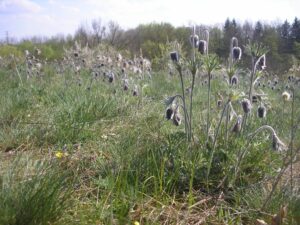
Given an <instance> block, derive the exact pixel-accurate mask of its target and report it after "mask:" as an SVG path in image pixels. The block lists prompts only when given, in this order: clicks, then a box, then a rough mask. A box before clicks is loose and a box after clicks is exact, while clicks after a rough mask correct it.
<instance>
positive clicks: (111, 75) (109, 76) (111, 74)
mask: <svg viewBox="0 0 300 225" xmlns="http://www.w3.org/2000/svg"><path fill="white" fill-rule="evenodd" d="M114 79H115V74H114V73H113V72H111V73H109V75H108V82H109V83H112V82H113V81H114Z"/></svg>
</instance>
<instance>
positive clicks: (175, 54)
mask: <svg viewBox="0 0 300 225" xmlns="http://www.w3.org/2000/svg"><path fill="white" fill-rule="evenodd" d="M170 56H171V60H172V61H173V62H179V54H178V52H176V51H174V52H171V53H170Z"/></svg>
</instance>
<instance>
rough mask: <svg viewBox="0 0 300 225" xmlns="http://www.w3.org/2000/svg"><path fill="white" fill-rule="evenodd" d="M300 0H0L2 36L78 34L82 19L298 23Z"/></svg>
mask: <svg viewBox="0 0 300 225" xmlns="http://www.w3.org/2000/svg"><path fill="white" fill-rule="evenodd" d="M299 9H300V0H226V1H225V0H0V39H4V38H5V36H6V34H7V33H8V35H9V36H10V37H15V38H18V39H21V38H23V37H30V36H35V35H37V36H53V35H56V34H65V35H67V34H74V32H75V30H76V28H78V26H79V25H80V24H84V25H90V24H91V21H92V20H93V19H98V18H101V20H102V22H103V23H107V22H108V21H110V20H113V21H115V22H117V23H118V24H119V25H120V26H121V27H122V28H124V29H127V28H134V27H136V26H137V25H139V24H145V23H151V22H169V23H171V24H172V25H174V26H182V25H185V26H188V25H191V24H205V25H214V24H222V23H224V22H225V20H226V18H230V19H233V18H235V19H236V21H238V22H244V21H245V20H248V21H250V22H252V23H254V22H256V21H258V20H260V21H262V22H269V23H270V22H283V21H284V20H286V19H287V20H288V21H289V22H292V21H293V20H294V18H295V17H298V18H300V10H299Z"/></svg>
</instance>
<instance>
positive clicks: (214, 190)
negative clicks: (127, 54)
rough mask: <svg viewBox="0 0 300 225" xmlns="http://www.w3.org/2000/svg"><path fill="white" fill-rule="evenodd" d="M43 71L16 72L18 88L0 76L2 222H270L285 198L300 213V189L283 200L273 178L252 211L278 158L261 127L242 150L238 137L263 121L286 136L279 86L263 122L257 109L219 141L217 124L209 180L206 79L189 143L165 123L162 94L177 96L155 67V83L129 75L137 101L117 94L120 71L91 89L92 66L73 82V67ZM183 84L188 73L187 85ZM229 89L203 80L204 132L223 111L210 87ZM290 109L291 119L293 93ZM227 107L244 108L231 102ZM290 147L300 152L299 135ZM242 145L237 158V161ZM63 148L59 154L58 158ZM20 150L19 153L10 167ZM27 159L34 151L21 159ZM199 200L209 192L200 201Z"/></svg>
mask: <svg viewBox="0 0 300 225" xmlns="http://www.w3.org/2000/svg"><path fill="white" fill-rule="evenodd" d="M48 67H49V68H47V70H46V71H45V74H44V76H43V77H42V78H32V79H29V80H26V78H25V75H24V74H23V75H24V76H22V79H23V85H21V84H20V83H19V78H18V77H17V76H16V75H15V74H14V71H3V70H1V71H0V76H1V81H0V87H1V91H0V94H1V95H0V104H1V105H2V106H3V107H1V109H0V121H1V122H0V127H1V129H0V143H1V150H0V151H1V153H0V154H1V155H2V156H3V160H2V159H1V161H3V162H6V163H4V164H3V166H2V167H0V168H1V171H0V181H1V189H0V199H2V201H0V224H1V225H2V224H49V223H50V224H132V223H133V221H139V222H141V224H162V223H163V222H166V221H168V222H170V224H176V223H179V222H180V220H183V218H176V213H177V214H178V215H181V213H182V212H186V215H189V216H187V218H184V219H185V220H186V221H189V220H190V221H191V222H190V223H191V224H193V222H192V221H194V222H195V221H197V219H198V220H199V218H198V217H197V216H196V214H197V213H196V212H199V211H201V210H202V211H205V210H207V212H210V211H209V210H211V214H207V215H208V216H206V217H205V219H206V220H205V221H206V222H209V221H210V222H211V223H212V224H224V223H225V224H241V223H245V224H247V223H248V224H253V222H254V221H255V219H257V218H266V220H268V219H269V216H268V215H270V214H274V213H277V211H278V210H279V207H280V205H282V204H285V203H289V202H291V205H293V212H294V211H295V210H296V211H297V209H296V207H295V205H297V204H296V203H297V194H299V193H296V194H295V193H293V195H292V194H291V192H290V190H288V189H287V187H286V186H284V185H282V186H278V188H277V189H276V192H275V194H274V195H273V197H272V199H271V201H270V202H269V204H267V207H266V208H265V209H263V213H262V212H259V209H260V207H261V206H262V204H263V202H264V200H265V199H266V197H267V194H268V193H269V191H268V190H266V189H265V188H266V185H267V184H270V183H272V181H274V179H275V177H276V175H277V174H278V169H279V168H280V167H281V166H282V161H283V158H284V155H285V154H280V153H278V152H274V151H272V149H271V141H270V134H269V133H267V132H262V133H260V135H258V136H256V137H255V139H254V140H253V141H252V142H251V143H249V145H248V147H246V146H247V143H248V140H249V138H248V137H247V136H246V134H247V133H251V132H254V130H256V129H257V128H258V127H260V126H261V125H262V124H268V125H271V126H273V127H274V128H275V130H276V132H277V133H278V136H279V137H280V138H281V139H282V140H283V141H284V142H285V143H286V144H288V143H289V140H290V126H291V124H290V119H289V118H290V116H291V115H290V110H289V108H290V107H291V102H286V103H283V101H282V98H281V92H279V91H273V90H271V89H267V88H265V89H264V92H265V93H267V94H268V101H269V102H270V105H271V106H272V107H271V108H270V109H269V110H268V114H267V118H266V119H265V121H261V120H259V119H258V118H257V115H256V109H257V107H258V105H254V108H253V109H252V110H253V112H252V114H251V116H250V119H249V120H248V125H247V127H246V131H245V134H244V135H235V134H232V133H231V132H230V134H229V139H228V141H226V138H225V128H224V123H222V124H221V130H220V135H219V136H218V139H217V142H216V143H217V144H216V148H215V152H214V155H213V158H212V164H211V168H210V176H209V177H208V179H207V171H208V167H209V166H210V165H209V163H210V157H211V151H212V145H211V143H210V144H208V145H207V144H205V140H206V134H205V132H206V120H205V118H206V110H207V109H206V96H207V94H206V93H207V86H206V85H202V84H201V83H202V80H204V79H205V78H204V77H200V78H199V77H197V78H196V85H195V92H194V103H193V104H194V108H193V115H194V117H193V124H194V126H193V135H194V141H192V142H191V143H189V142H187V141H186V136H185V134H184V126H183V125H181V126H179V127H176V126H174V125H173V124H172V122H170V121H166V119H165V118H164V116H165V106H164V105H163V100H164V98H166V97H167V96H172V95H175V94H177V93H180V83H179V77H178V76H174V77H169V76H168V75H167V74H166V73H163V72H161V73H155V74H153V78H152V80H143V79H142V80H141V79H137V78H134V80H135V83H137V84H138V85H139V87H140V95H139V96H137V97H134V96H132V93H131V91H128V92H125V91H123V89H122V86H121V80H120V79H118V78H117V81H116V83H114V84H109V83H108V82H104V81H103V80H102V79H99V80H95V81H93V82H92V85H91V86H89V85H90V78H89V73H88V72H87V71H84V72H83V73H82V74H81V85H79V84H78V82H77V78H75V77H74V76H73V74H72V73H71V72H70V73H68V72H66V73H65V74H63V75H57V74H55V73H54V72H53V71H54V68H51V65H48ZM132 77H133V76H132ZM189 81H190V80H189V78H188V77H186V78H185V82H186V85H188V83H189ZM144 85H147V86H145V87H144V88H142V87H143V86H144ZM246 86H247V82H245V81H244V82H243V83H242V84H241V85H240V86H239V87H235V88H234V89H236V90H237V91H245V90H246V91H247V89H248V88H247V87H246ZM88 87H90V88H88ZM231 89H232V88H230V87H228V85H226V83H225V82H224V81H223V80H222V74H221V73H220V72H217V73H216V78H215V79H213V80H212V104H211V105H212V107H211V118H212V120H211V125H212V130H213V131H215V129H216V126H217V124H218V121H219V119H220V116H221V111H222V109H220V108H218V107H217V105H216V104H215V102H216V100H217V92H220V93H221V94H222V95H223V96H224V98H226V95H228V93H230V92H231ZM246 91H245V92H246ZM298 92H299V91H297V92H296V94H297V96H299V94H300V93H298ZM295 104H296V112H295V115H297V116H298V117H299V98H296V100H295ZM233 107H234V109H235V110H236V111H237V114H243V111H242V108H241V106H240V102H239V101H234V102H233ZM181 113H182V110H181ZM249 121H250V122H249ZM233 123H234V121H232V122H230V127H232V126H233ZM297 135H299V130H297V133H296V137H297ZM295 146H296V148H297V147H299V141H298V140H296V143H295ZM296 148H295V149H296ZM62 149H63V150H62ZM245 149H246V151H245V152H246V154H245V156H244V158H243V160H242V161H241V163H240V164H239V163H238V156H239V154H240V153H241V152H242V151H243V150H245ZM60 150H62V151H63V152H67V153H68V156H64V157H62V158H56V157H55V153H56V152H57V151H60ZM21 151H24V152H22V154H21V155H20V156H19V160H16V161H15V162H14V163H13V164H12V165H11V166H10V165H7V164H8V162H11V161H14V160H13V159H14V158H15V155H19V152H21ZM28 155H31V156H32V155H35V157H32V158H30V160H29V159H28ZM27 159H28V160H27ZM237 165H239V172H238V173H237V174H235V169H236V166H237ZM27 173H28V174H27ZM25 174H27V175H26V176H25ZM17 181H21V182H17ZM71 181H72V182H71ZM70 185H72V186H70ZM71 187H73V188H71ZM70 188H71V189H72V190H73V192H72V195H70ZM284 188H285V189H286V191H284V192H283V191H282V190H284ZM221 193H223V194H221ZM222 195H223V196H224V197H220V198H218V196H222ZM208 197H213V199H212V200H209V201H208V203H207V204H199V205H197V203H199V202H201V200H203V199H205V198H208ZM295 199H296V200H295ZM71 203H72V204H71ZM195 204H196V205H197V206H195V207H194V205H195ZM172 206H174V207H173V208H172ZM188 207H191V208H188ZM171 208H172V210H173V211H172V210H171ZM168 210H169V211H168ZM256 210H257V211H256ZM158 211H160V212H162V213H161V215H159V213H158ZM171 212H172V213H171ZM290 215H292V211H290ZM203 216H204V215H203ZM290 218H291V217H290ZM186 224H187V223H186Z"/></svg>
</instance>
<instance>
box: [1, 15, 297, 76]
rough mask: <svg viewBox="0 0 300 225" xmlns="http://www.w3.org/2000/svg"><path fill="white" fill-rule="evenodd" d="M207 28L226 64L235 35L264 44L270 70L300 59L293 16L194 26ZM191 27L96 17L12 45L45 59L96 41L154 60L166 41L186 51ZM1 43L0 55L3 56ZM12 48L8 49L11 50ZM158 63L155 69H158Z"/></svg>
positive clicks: (241, 40) (243, 42) (212, 44)
mask: <svg viewBox="0 0 300 225" xmlns="http://www.w3.org/2000/svg"><path fill="white" fill-rule="evenodd" d="M205 29H208V30H209V31H210V43H209V49H210V52H213V53H216V54H217V55H218V56H219V57H220V59H221V60H222V61H223V62H224V63H226V60H227V58H228V55H229V50H230V47H229V45H230V40H231V38H232V37H233V36H234V37H236V38H237V39H238V40H239V46H242V48H243V46H245V45H246V44H247V43H248V42H249V41H251V42H257V43H260V44H262V45H264V46H266V47H267V48H268V49H269V51H268V54H267V57H268V67H269V71H272V72H284V71H286V70H288V69H289V68H290V67H291V66H292V65H293V64H294V63H296V62H297V61H298V60H299V59H300V21H299V19H298V18H297V17H296V18H295V19H294V20H293V21H292V22H291V23H290V22H289V21H287V20H286V21H284V22H283V23H276V24H275V23H274V24H268V23H263V22H261V21H257V22H255V23H254V24H252V23H250V22H248V21H246V22H244V23H243V24H241V23H237V22H236V20H235V19H229V18H228V19H226V21H225V22H224V24H223V25H215V26H205V25H197V26H196V32H198V33H199V34H200V36H201V33H203V30H205ZM191 32H192V29H191V27H187V26H181V27H174V26H173V25H171V24H170V23H150V24H141V25H139V26H137V27H136V28H133V29H127V30H125V29H123V28H122V27H121V26H119V25H118V23H116V22H113V21H110V22H109V23H107V24H104V23H103V22H102V20H101V19H95V20H93V21H92V22H91V24H90V25H87V24H85V25H80V26H79V27H78V28H77V30H76V31H75V33H74V35H68V36H64V35H57V36H54V37H51V38H40V37H33V38H31V39H27V40H22V41H21V42H19V43H17V44H15V45H14V48H18V49H21V50H24V49H25V48H29V49H30V48H33V46H35V45H40V46H42V47H43V48H44V50H45V51H44V52H45V53H44V56H45V57H46V58H47V59H50V60H51V59H55V58H59V57H62V55H63V48H62V46H64V47H66V48H68V47H71V46H72V45H73V44H74V42H75V41H77V42H79V43H80V44H81V45H83V46H84V45H88V46H89V47H91V48H93V47H96V46H97V45H99V44H108V45H111V46H113V47H114V48H116V49H118V50H119V51H121V52H126V53H128V54H130V55H131V56H133V55H138V54H140V53H142V54H143V56H144V57H146V58H149V59H150V60H152V61H154V62H159V59H160V58H162V57H164V56H165V54H166V49H167V45H168V43H170V42H172V41H175V40H176V41H178V42H179V43H181V44H182V48H183V50H184V52H185V53H186V54H189V52H190V51H191V47H190V43H189V38H188V37H189V36H190V34H191ZM3 46H4V45H2V46H1V47H0V55H1V54H2V55H3ZM10 50H11V49H10ZM249 62H250V60H249V58H247V57H246V56H245V57H243V60H242V63H243V64H245V65H248V64H249ZM159 65H160V64H159V63H157V65H154V68H157V69H160V68H159Z"/></svg>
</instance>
